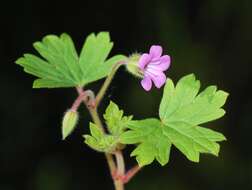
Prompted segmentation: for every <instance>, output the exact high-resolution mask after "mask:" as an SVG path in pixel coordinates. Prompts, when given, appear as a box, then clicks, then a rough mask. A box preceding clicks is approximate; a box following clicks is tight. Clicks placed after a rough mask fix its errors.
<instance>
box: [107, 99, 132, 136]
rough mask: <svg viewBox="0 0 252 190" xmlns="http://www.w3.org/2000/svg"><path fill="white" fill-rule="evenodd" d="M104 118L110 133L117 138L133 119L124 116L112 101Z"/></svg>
mask: <svg viewBox="0 0 252 190" xmlns="http://www.w3.org/2000/svg"><path fill="white" fill-rule="evenodd" d="M103 117H104V119H105V120H106V124H107V127H108V130H109V132H110V133H111V134H113V135H115V136H119V135H120V134H121V133H122V132H123V131H124V130H125V129H126V127H127V125H128V123H129V122H130V121H131V119H132V116H123V110H119V107H118V106H117V105H116V104H115V103H114V102H112V101H110V103H109V105H108V107H107V109H106V111H105V114H104V115H103Z"/></svg>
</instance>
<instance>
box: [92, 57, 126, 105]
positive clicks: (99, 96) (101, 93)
mask: <svg viewBox="0 0 252 190" xmlns="http://www.w3.org/2000/svg"><path fill="white" fill-rule="evenodd" d="M123 64H125V61H120V62H118V63H117V64H115V65H114V67H113V68H112V71H111V73H110V74H109V75H108V77H107V78H106V80H105V81H104V83H103V85H102V87H101V89H100V90H99V92H98V94H97V96H96V98H95V106H96V107H98V106H99V104H100V102H101V100H102V98H103V96H104V94H105V92H106V91H107V89H108V87H109V85H110V83H111V81H112V79H113V77H114V76H115V73H116V71H117V70H118V69H119V67H120V66H122V65H123Z"/></svg>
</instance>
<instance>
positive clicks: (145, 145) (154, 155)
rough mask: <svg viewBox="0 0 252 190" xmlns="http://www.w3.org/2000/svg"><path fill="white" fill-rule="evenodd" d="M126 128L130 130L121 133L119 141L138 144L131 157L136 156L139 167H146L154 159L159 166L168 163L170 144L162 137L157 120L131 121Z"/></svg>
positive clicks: (161, 127) (160, 125)
mask: <svg viewBox="0 0 252 190" xmlns="http://www.w3.org/2000/svg"><path fill="white" fill-rule="evenodd" d="M128 128H129V129H131V130H128V131H126V132H125V133H123V134H122V136H121V138H120V139H121V142H122V143H124V144H136V143H139V145H138V146H137V148H136V149H135V150H134V151H133V152H132V153H131V156H136V160H137V162H138V164H139V165H140V166H144V165H148V164H150V163H152V162H153V161H154V159H157V161H158V162H159V163H160V164H161V165H165V164H167V163H168V161H169V154H170V148H171V142H170V140H169V139H168V138H167V137H166V136H165V135H164V133H163V126H162V124H161V122H160V121H159V120H158V119H153V118H152V119H145V120H140V121H131V122H130V123H129V125H128Z"/></svg>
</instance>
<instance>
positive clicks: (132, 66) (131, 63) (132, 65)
mask: <svg viewBox="0 0 252 190" xmlns="http://www.w3.org/2000/svg"><path fill="white" fill-rule="evenodd" d="M140 57H141V55H140V54H138V53H134V54H132V55H131V56H130V57H129V59H128V62H127V64H126V68H127V70H128V72H130V73H131V74H133V75H134V76H136V77H139V78H143V72H142V71H141V69H140V68H139V66H138V61H139V59H140Z"/></svg>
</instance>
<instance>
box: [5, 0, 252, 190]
mask: <svg viewBox="0 0 252 190" xmlns="http://www.w3.org/2000/svg"><path fill="white" fill-rule="evenodd" d="M251 8H252V1H250V0H239V1H238V0H190V1H189V0H176V1H175V0H156V1H148V0H138V1H129V0H128V1H119V0H117V1H116V0H106V1H85V0H82V1H81V2H75V1H66V2H64V1H53V0H51V1H32V0H26V1H25V0H23V1H22V0H19V1H14V0H13V1H11V0H9V1H7V2H5V1H1V5H0V15H1V17H0V21H1V28H0V34H1V36H0V65H1V69H0V85H1V93H0V190H70V189H71V190H84V189H104V190H105V189H112V188H113V186H112V181H111V179H110V176H109V172H108V168H107V165H106V162H105V159H104V157H103V155H102V154H99V153H96V152H94V151H92V150H90V149H89V148H87V146H85V145H84V144H83V139H82V137H81V135H82V134H84V133H87V132H88V130H87V125H88V121H89V119H90V117H89V115H88V113H87V111H86V110H85V109H84V106H83V107H82V108H81V110H80V112H81V121H80V122H79V125H78V128H77V130H76V131H75V132H74V133H73V134H72V135H71V136H70V137H69V138H68V139H67V140H66V141H61V132H60V131H61V129H60V127H61V118H62V116H63V113H64V112H65V110H66V109H67V108H69V107H70V106H71V104H72V101H73V100H74V99H75V97H76V93H75V91H74V89H52V90H47V89H32V88H31V86H32V81H33V79H34V77H32V76H30V75H28V74H25V73H24V72H23V71H22V69H21V67H19V66H17V65H15V64H14V61H15V60H16V59H17V58H18V57H20V56H22V54H23V53H25V52H33V53H35V51H34V49H33V47H32V43H33V42H35V41H38V40H40V39H41V38H42V37H43V36H44V35H46V34H51V33H53V34H61V33H62V32H67V33H69V34H70V35H71V36H72V37H73V39H74V41H75V43H76V47H77V49H78V50H80V48H81V46H82V43H83V41H84V39H85V37H86V36H87V35H88V34H89V33H91V32H99V31H104V30H105V31H109V32H110V34H111V38H112V40H113V41H114V42H115V45H114V48H113V51H112V54H116V53H123V54H126V55H129V54H131V53H133V52H136V51H138V52H145V51H147V50H148V49H149V47H150V45H152V44H161V45H162V46H163V47H164V49H165V53H168V54H170V55H171V56H172V59H173V62H172V66H171V68H170V69H169V71H168V72H167V75H168V76H169V77H170V78H172V79H173V80H175V81H177V79H179V78H180V77H182V76H183V75H185V74H188V73H192V72H193V73H195V74H196V76H197V77H198V78H199V79H200V80H201V82H202V86H203V87H206V86H207V85H210V84H216V85H218V87H219V88H220V89H223V90H226V91H228V92H229V93H230V97H229V99H228V102H227V104H226V105H225V109H226V110H227V114H226V116H225V117H224V118H222V119H221V120H218V121H216V122H212V123H210V124H208V125H205V126H208V127H211V128H214V129H215V130H217V131H220V132H223V133H224V134H225V136H226V137H227V138H228V141H226V142H223V143H221V152H220V156H219V157H218V158H216V157H213V156H209V155H202V156H201V162H200V163H199V164H195V163H192V162H190V161H188V160H187V159H186V158H185V157H184V156H183V155H182V154H181V153H180V152H179V151H178V150H177V149H175V148H173V150H172V153H171V160H170V162H169V164H168V165H166V166H165V167H159V165H158V164H153V165H151V166H148V167H146V168H145V169H144V170H143V171H142V172H141V173H139V175H137V177H136V178H135V179H133V181H131V182H130V183H129V184H128V185H127V189H129V190H130V189H132V190H133V189H135V190H136V189H144V190H195V189H205V190H223V189H230V190H236V189H243V190H249V189H252V148H251V144H252V143H251V139H252V138H251V137H252V126H251V123H252V114H251V113H252V111H251V107H252V99H251V93H250V92H251V83H250V81H251V79H252V75H251V74H252V71H251V69H252V66H251V64H252V57H251V43H252V37H251V34H252V27H251V19H252V11H251ZM139 82H140V81H139V80H138V79H135V78H133V77H132V76H131V75H129V74H128V73H127V72H125V71H124V69H121V70H120V71H119V72H118V74H117V75H116V77H115V80H114V81H113V83H112V85H111V87H110V89H109V90H108V93H107V95H106V97H105V99H104V104H103V107H101V111H102V110H104V107H105V106H106V105H107V104H108V100H109V98H111V99H112V100H114V101H115V102H117V103H118V104H119V105H120V107H121V108H123V109H124V110H125V112H126V113H127V114H134V115H135V118H138V119H140V118H145V117H150V116H156V115H157V112H158V104H159V101H160V98H161V95H162V90H156V89H155V90H152V92H151V93H146V92H144V90H143V89H142V88H141V87H140V84H139ZM101 84H102V81H99V82H97V83H96V84H94V85H91V86H89V87H90V88H94V89H95V90H97V89H98V87H99V86H100V85H101ZM130 150H131V149H129V150H127V151H128V152H129V151H130ZM128 163H129V165H130V166H131V165H134V164H135V162H134V159H128Z"/></svg>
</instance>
